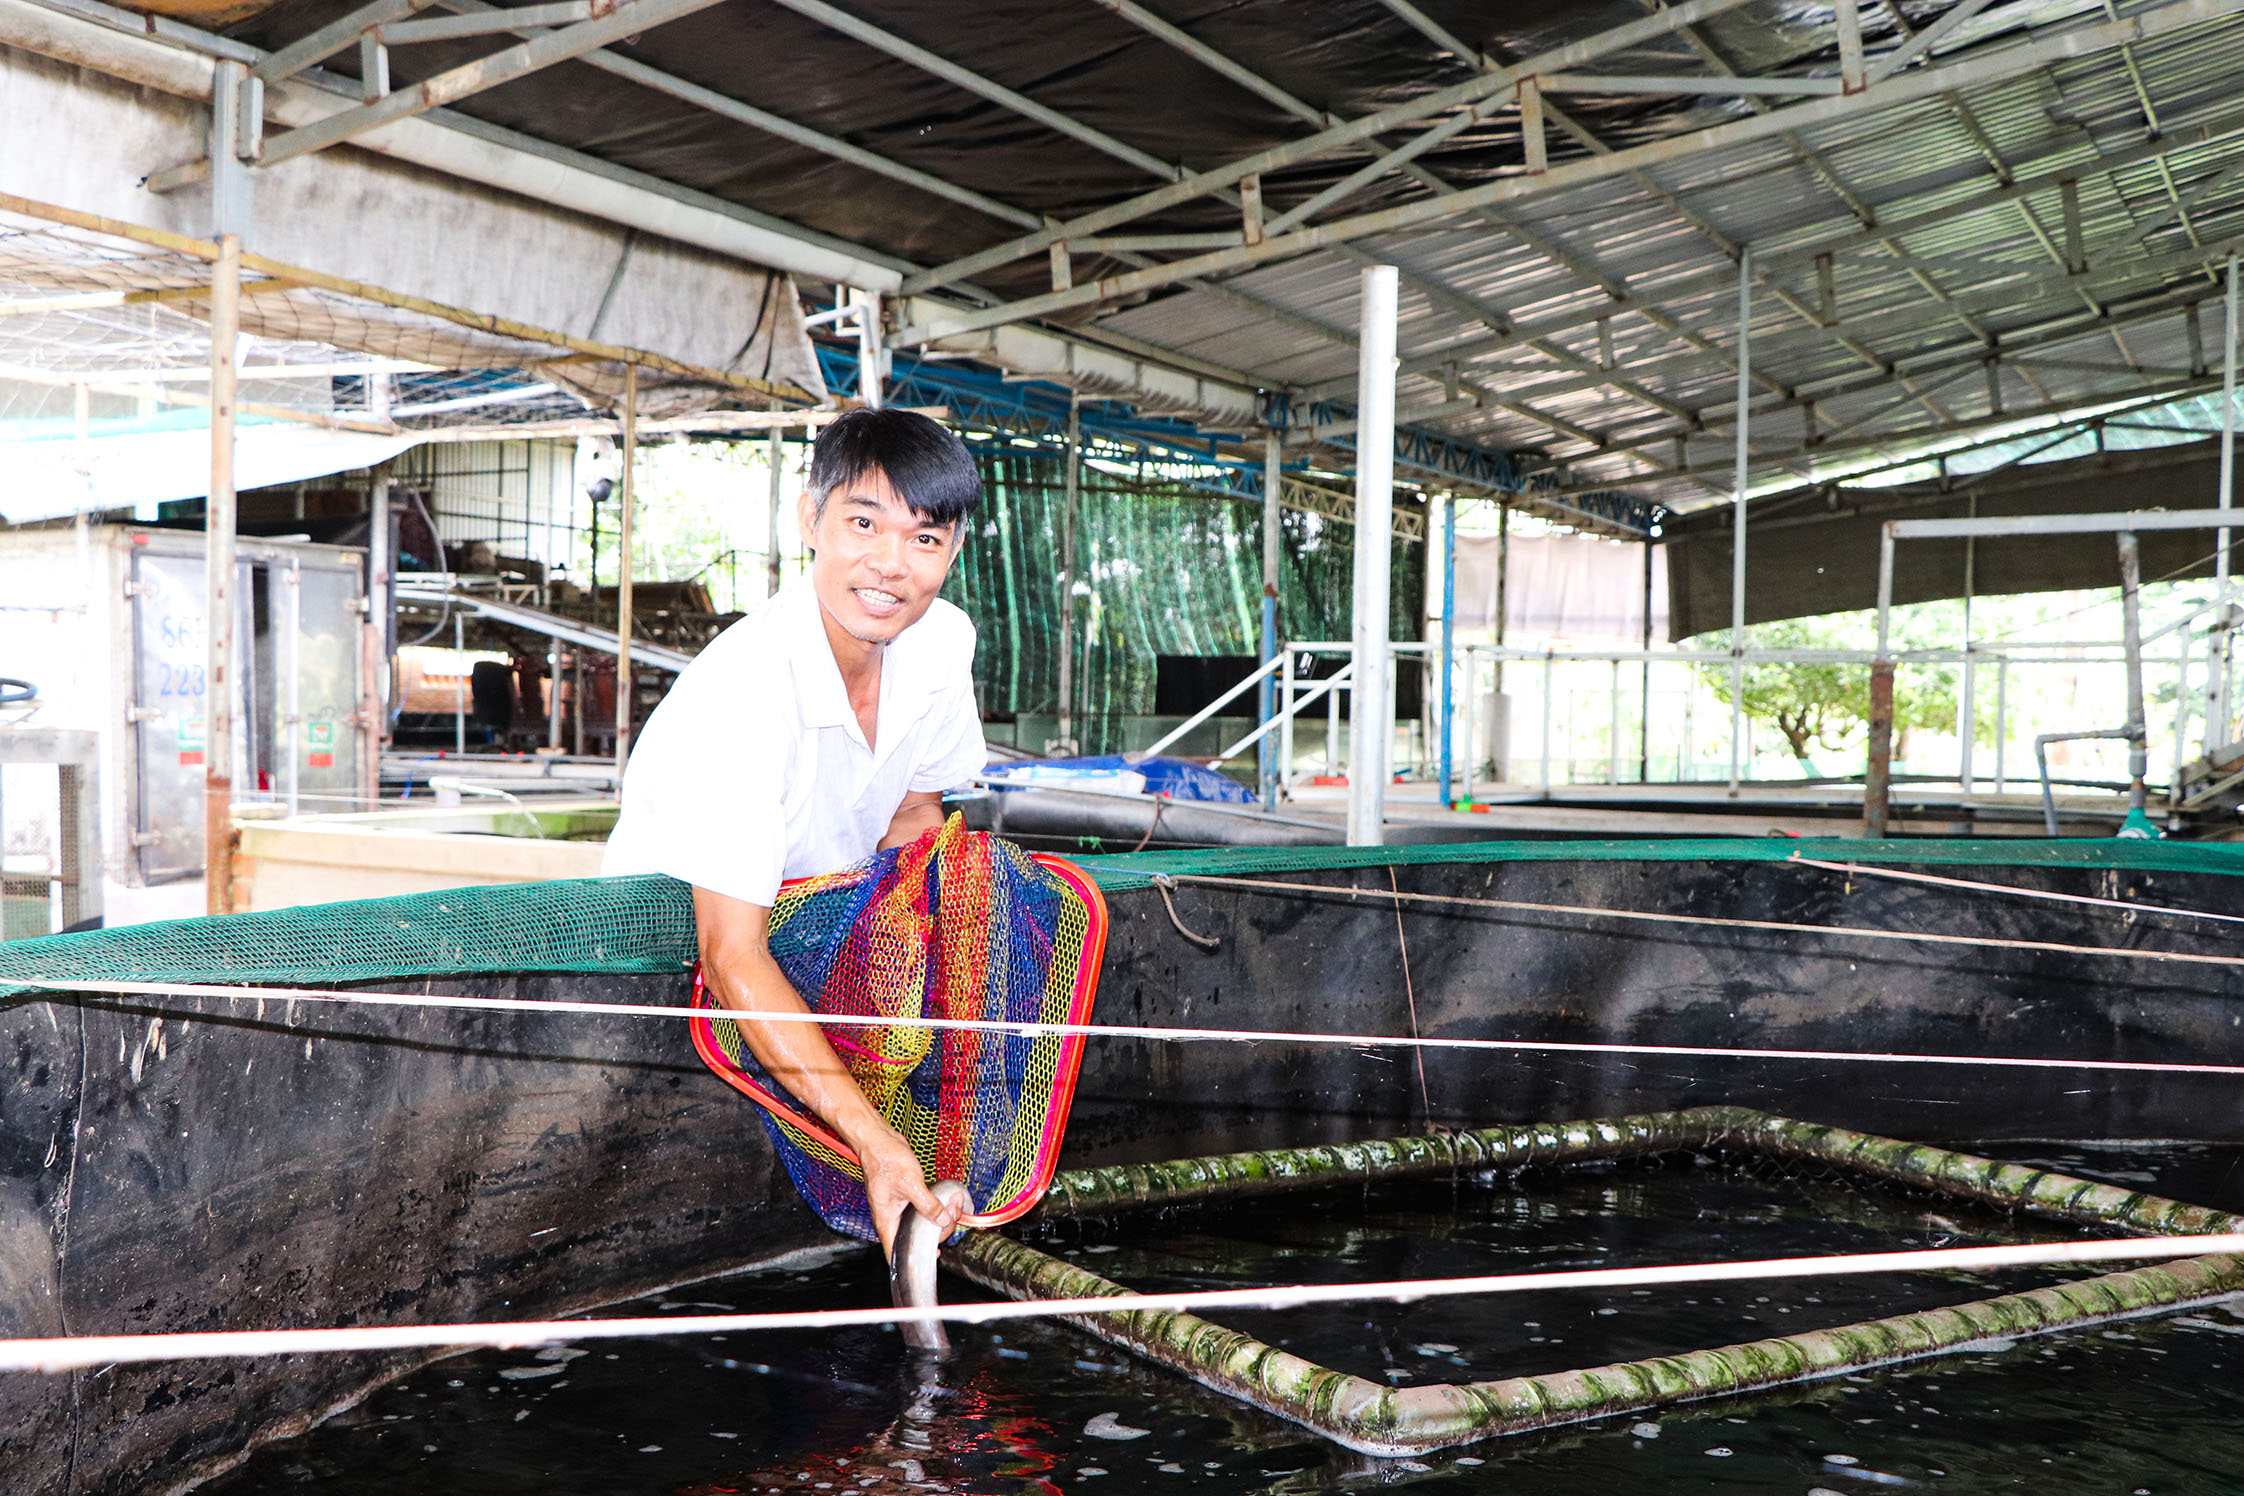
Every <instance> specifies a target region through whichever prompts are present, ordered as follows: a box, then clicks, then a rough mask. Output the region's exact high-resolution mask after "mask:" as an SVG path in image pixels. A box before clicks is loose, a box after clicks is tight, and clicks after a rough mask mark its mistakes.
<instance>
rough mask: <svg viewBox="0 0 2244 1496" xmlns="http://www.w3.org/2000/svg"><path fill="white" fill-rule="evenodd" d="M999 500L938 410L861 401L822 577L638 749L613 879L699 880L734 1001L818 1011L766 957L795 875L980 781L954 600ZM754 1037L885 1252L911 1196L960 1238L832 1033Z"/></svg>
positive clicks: (762, 615) (719, 971)
mask: <svg viewBox="0 0 2244 1496" xmlns="http://www.w3.org/2000/svg"><path fill="white" fill-rule="evenodd" d="M980 497H981V479H980V476H979V475H978V474H977V473H976V472H975V469H974V461H973V458H972V457H970V456H969V455H968V454H967V451H966V448H965V447H964V445H962V444H961V443H960V442H959V440H958V439H957V438H956V437H954V436H952V435H951V434H950V433H949V432H947V431H945V430H944V429H943V428H942V427H941V426H938V425H937V424H935V422H933V421H931V420H929V419H927V418H926V417H925V416H921V415H916V414H914V413H912V412H910V411H903V410H855V411H851V412H849V413H848V414H847V415H844V416H843V417H841V419H839V420H837V421H835V422H834V423H833V424H832V425H830V426H828V427H827V428H826V430H825V432H824V434H822V435H821V436H820V437H819V438H818V443H817V445H816V447H815V448H814V449H813V451H812V455H811V465H810V478H809V481H808V483H807V484H806V486H805V488H804V492H803V496H802V500H801V503H800V505H799V506H798V509H797V514H796V518H797V521H798V523H799V524H800V525H801V527H802V537H803V544H804V545H805V547H806V548H808V549H809V550H810V551H811V553H812V555H811V564H810V582H811V585H810V586H809V587H808V588H807V589H802V590H798V591H796V592H792V593H787V594H783V595H782V596H780V597H777V598H774V599H773V600H771V601H770V602H767V603H766V604H764V605H763V606H762V607H761V608H759V609H757V610H756V611H755V612H753V613H751V614H749V615H748V616H747V617H745V618H743V619H741V620H740V621H739V622H738V623H736V624H734V625H733V626H732V627H731V628H728V629H726V630H725V631H724V633H723V634H721V635H719V636H718V638H717V639H716V641H715V642H714V643H712V644H711V645H710V646H709V647H708V648H707V649H705V650H703V651H702V652H701V654H700V656H699V657H698V658H696V659H695V660H694V662H693V664H692V665H690V666H688V667H687V669H686V671H685V673H684V674H682V675H680V676H679V677H678V680H677V683H676V684H675V685H673V686H672V687H671V689H670V694H669V695H668V696H667V697H665V698H664V700H663V703H662V705H661V706H659V707H657V708H656V709H655V712H654V714H653V715H652V716H650V717H649V718H648V719H647V724H646V727H645V729H644V730H643V731H642V732H641V734H640V736H639V739H638V742H637V743H636V744H635V745H634V746H633V749H632V754H631V764H630V768H629V769H628V771H627V772H626V773H625V776H624V783H623V811H622V814H621V816H620V817H619V818H618V820H617V822H616V828H615V832H614V834H613V835H612V836H610V837H609V839H608V850H607V855H606V858H605V860H604V861H603V863H602V865H601V869H600V871H601V873H602V874H603V875H615V874H622V873H664V874H667V875H669V876H670V877H673V878H679V879H682V880H684V881H685V882H688V883H691V884H692V885H693V904H694V920H695V924H696V926H697V927H698V934H699V938H700V946H701V965H702V977H703V981H704V983H705V985H706V986H707V989H708V991H709V994H710V996H711V997H712V998H713V999H714V1000H715V1001H717V1002H718V1003H721V1004H722V1005H723V1006H725V1007H728V1008H733V1009H737V1010H738V1011H740V1012H743V1013H757V1012H793V1013H800V1012H803V1011H805V1008H804V1004H803V1001H802V999H801V998H800V997H799V996H797V995H796V993H795V990H794V988H793V987H791V986H790V985H789V984H788V982H787V978H786V977H785V976H784V975H783V974H782V973H781V972H780V970H779V967H778V964H777V963H776V962H774V961H773V960H772V957H771V952H770V950H769V947H768V941H767V935H768V922H769V920H770V916H771V906H772V902H773V900H774V898H775V897H776V896H777V894H778V892H779V884H780V881H781V880H782V879H783V878H797V877H804V876H808V875H810V874H813V873H827V872H833V871H836V870H838V869H840V868H844V867H847V866H849V865H850V864H851V863H854V862H858V861H861V860H862V859H864V858H866V857H868V856H870V855H871V854H872V853H873V852H874V851H875V850H876V849H880V848H887V847H900V846H904V845H906V844H908V843H910V842H912V841H915V840H917V839H918V838H919V837H920V836H921V835H922V834H924V833H926V832H928V831H932V830H934V829H935V828H936V827H938V826H940V825H941V824H942V796H943V792H944V791H945V790H949V789H954V788H956V787H958V786H959V785H961V784H964V783H965V782H966V781H967V780H968V779H970V778H971V777H972V776H974V775H975V774H977V773H979V772H980V771H981V769H982V767H983V764H984V760H985V759H986V757H987V754H986V751H985V749H984V747H983V743H982V724H981V717H980V714H979V713H978V712H977V710H976V708H975V704H974V680H973V674H972V667H973V662H974V626H973V624H972V623H971V622H969V621H968V620H967V617H966V615H965V614H964V613H962V612H960V611H959V610H958V609H957V608H955V607H953V606H952V605H951V604H949V603H946V602H943V601H942V600H940V599H939V598H938V597H937V596H936V593H937V592H938V591H940V590H941V588H942V585H943V579H944V577H945V576H946V575H948V573H949V571H950V567H951V562H952V561H953V560H954V559H955V558H956V557H957V555H958V549H959V544H960V542H961V539H962V538H963V533H964V523H965V520H966V517H967V516H968V515H970V514H971V513H972V512H973V510H974V506H975V504H976V503H977V502H978V501H979V499H980ZM775 538H776V537H775ZM740 1027H741V1033H742V1035H743V1037H744V1038H745V1039H746V1040H747V1042H748V1046H749V1048H750V1049H751V1050H752V1051H754V1053H755V1056H756V1059H757V1061H758V1062H759V1063H761V1064H762V1066H763V1067H764V1069H765V1070H766V1071H768V1072H769V1073H770V1074H771V1075H772V1077H773V1078H774V1079H776V1080H777V1081H779V1083H780V1084H781V1085H783V1086H785V1087H786V1088H787V1090H788V1091H789V1092H791V1093H793V1095H794V1096H795V1097H796V1098H797V1099H798V1100H800V1101H801V1102H802V1103H803V1104H804V1105H806V1106H808V1107H809V1108H810V1109H811V1110H812V1111H814V1112H816V1113H817V1114H818V1116H819V1117H820V1118H821V1119H823V1120H824V1121H825V1123H826V1124H827V1125H828V1126H829V1127H831V1128H833V1130H834V1131H835V1132H836V1133H837V1134H839V1135H840V1137H841V1138H842V1140H843V1141H845V1142H847V1143H848V1144H849V1145H850V1147H851V1148H853V1149H854V1150H855V1151H856V1153H857V1156H858V1158H859V1159H860V1160H861V1161H862V1162H863V1164H864V1169H865V1186H866V1194H867V1196H868V1198H869V1199H870V1201H871V1204H872V1210H873V1220H874V1222H875V1223H876V1224H877V1225H878V1226H879V1228H880V1236H881V1244H882V1246H883V1247H887V1246H889V1245H890V1244H891V1242H892V1241H893V1239H894V1237H895V1232H896V1222H897V1218H898V1217H899V1216H900V1215H901V1214H902V1212H903V1208H904V1206H905V1205H906V1204H910V1205H913V1206H915V1207H917V1208H918V1209H919V1210H920V1211H921V1212H922V1213H923V1214H925V1215H927V1216H929V1217H931V1218H933V1220H934V1223H935V1225H936V1226H937V1227H938V1228H939V1229H940V1230H942V1231H943V1232H945V1233H947V1232H948V1231H949V1229H950V1227H951V1226H952V1225H953V1224H954V1223H955V1221H956V1219H957V1216H958V1214H959V1211H958V1210H957V1209H956V1208H954V1207H948V1206H945V1205H944V1204H943V1203H942V1202H941V1201H940V1200H938V1199H937V1198H936V1196H935V1195H934V1194H933V1193H932V1192H931V1191H930V1190H929V1189H928V1187H927V1180H926V1178H925V1176H924V1175H923V1173H922V1172H921V1169H920V1166H919V1160H918V1159H917V1158H916V1157H915V1156H914V1155H913V1153H912V1150H911V1146H910V1145H909V1144H908V1143H906V1142H905V1141H904V1139H903V1138H902V1137H901V1136H900V1135H899V1134H898V1133H897V1132H896V1131H895V1129H894V1128H892V1127H890V1126H889V1125H888V1123H887V1122H886V1121H884V1120H883V1119H882V1118H881V1116H880V1114H879V1113H878V1112H876V1111H875V1110H874V1109H873V1106H872V1104H871V1103H870V1102H869V1101H867V1100H866V1099H865V1096H864V1093H863V1092H862V1091H860V1090H858V1088H857V1085H856V1083H855V1082H854V1081H852V1080H851V1079H850V1076H849V1072H848V1071H847V1070H846V1069H845V1068H844V1067H843V1065H842V1062H841V1060H840V1058H839V1057H838V1056H836V1054H835V1053H834V1049H833V1046H832V1045H831V1044H829V1043H828V1042H827V1041H826V1037H825V1035H824V1032H823V1031H822V1030H820V1029H819V1028H817V1027H816V1026H814V1025H810V1024H800V1023H775V1024H754V1023H743V1024H742V1025H741V1026H740Z"/></svg>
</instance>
